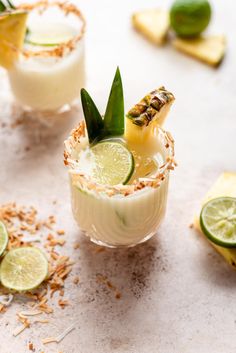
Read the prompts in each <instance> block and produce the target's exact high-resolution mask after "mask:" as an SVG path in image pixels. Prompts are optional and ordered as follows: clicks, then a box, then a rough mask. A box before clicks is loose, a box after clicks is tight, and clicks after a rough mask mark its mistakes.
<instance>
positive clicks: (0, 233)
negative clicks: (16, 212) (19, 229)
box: [0, 221, 8, 256]
mask: <svg viewBox="0 0 236 353" xmlns="http://www.w3.org/2000/svg"><path fill="white" fill-rule="evenodd" d="M7 243H8V233H7V230H6V227H5V225H4V223H3V222H1V221H0V256H1V255H2V254H3V253H4V251H5V249H6V247H7Z"/></svg>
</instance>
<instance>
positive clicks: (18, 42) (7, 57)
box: [0, 10, 27, 69]
mask: <svg viewBox="0 0 236 353" xmlns="http://www.w3.org/2000/svg"><path fill="white" fill-rule="evenodd" d="M26 20H27V12H25V11H21V10H15V11H11V12H8V11H6V12H4V13H2V14H1V15H0V65H1V66H3V67H4V68H5V69H10V68H11V67H12V66H13V65H14V62H15V61H16V60H17V58H18V55H19V50H20V49H21V48H22V46H23V43H24V37H25V32H26Z"/></svg>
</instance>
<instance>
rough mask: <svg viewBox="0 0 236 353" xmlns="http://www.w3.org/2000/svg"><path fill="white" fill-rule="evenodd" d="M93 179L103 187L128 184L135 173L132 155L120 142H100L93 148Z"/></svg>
mask: <svg viewBox="0 0 236 353" xmlns="http://www.w3.org/2000/svg"><path fill="white" fill-rule="evenodd" d="M91 152H92V155H93V157H94V163H93V168H92V177H93V179H94V180H95V181H96V182H97V183H99V184H103V185H118V184H126V183H127V182H128V181H129V179H130V178H131V176H132V174H133V171H134V158H133V155H132V153H131V152H130V151H129V150H128V149H127V148H126V147H125V146H124V145H123V144H122V143H119V142H114V141H104V142H99V143H98V144H96V145H95V146H93V147H92V148H91Z"/></svg>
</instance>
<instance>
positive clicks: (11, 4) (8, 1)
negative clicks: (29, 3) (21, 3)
mask: <svg viewBox="0 0 236 353" xmlns="http://www.w3.org/2000/svg"><path fill="white" fill-rule="evenodd" d="M7 3H8V5H9V6H10V7H11V8H12V9H15V8H16V7H15V5H13V3H12V2H11V1H10V0H7Z"/></svg>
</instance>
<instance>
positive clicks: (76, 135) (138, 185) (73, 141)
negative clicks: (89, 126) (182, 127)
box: [64, 121, 177, 196]
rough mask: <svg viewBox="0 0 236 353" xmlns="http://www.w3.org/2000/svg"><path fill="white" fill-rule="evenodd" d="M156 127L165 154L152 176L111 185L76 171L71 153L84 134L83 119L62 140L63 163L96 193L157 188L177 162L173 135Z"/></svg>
mask: <svg viewBox="0 0 236 353" xmlns="http://www.w3.org/2000/svg"><path fill="white" fill-rule="evenodd" d="M158 129H159V131H160V133H161V135H162V139H163V146H164V147H165V149H166V151H167V156H166V158H165V163H164V164H163V165H162V166H160V167H159V168H158V172H157V173H156V175H154V176H153V177H152V178H150V177H149V178H147V177H145V178H139V179H138V180H136V181H134V182H133V183H132V184H129V185H115V186H111V185H101V184H98V183H96V182H94V180H93V179H92V178H91V177H90V176H88V175H85V174H84V173H82V172H80V171H78V164H79V161H76V160H74V159H73V158H72V153H73V151H74V149H75V148H76V146H77V145H78V144H79V143H80V140H81V139H82V138H84V137H85V136H86V129H85V122H84V121H81V122H80V124H79V125H78V127H76V128H75V129H73V130H72V131H71V134H70V136H69V137H68V139H67V140H65V142H64V145H65V150H64V164H65V165H66V166H68V167H69V168H70V169H69V173H71V174H73V177H74V178H75V180H76V181H78V183H79V184H80V185H81V186H84V185H86V188H87V189H88V190H90V191H95V192H98V193H99V192H102V193H106V194H107V195H108V196H113V195H117V194H121V195H123V196H128V195H131V194H133V193H134V192H135V191H138V190H141V189H143V188H145V187H152V188H158V187H159V186H160V185H161V183H162V182H163V181H164V180H165V179H166V177H167V176H168V174H169V171H170V170H174V167H175V166H177V163H176V162H175V160H174V155H175V150H174V139H173V137H172V136H171V134H170V133H169V132H168V131H165V130H163V129H162V128H160V127H158Z"/></svg>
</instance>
